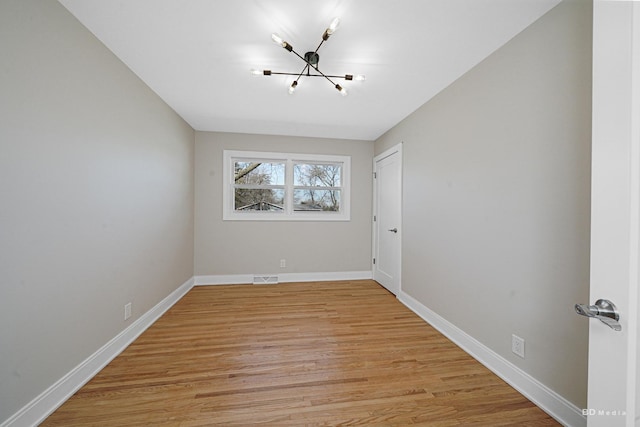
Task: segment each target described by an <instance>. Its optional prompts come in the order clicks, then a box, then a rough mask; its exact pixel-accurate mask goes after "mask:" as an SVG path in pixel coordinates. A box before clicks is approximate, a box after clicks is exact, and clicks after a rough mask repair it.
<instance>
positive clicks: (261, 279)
mask: <svg viewBox="0 0 640 427" xmlns="http://www.w3.org/2000/svg"><path fill="white" fill-rule="evenodd" d="M276 283H278V276H253V284H254V285H273V284H276Z"/></svg>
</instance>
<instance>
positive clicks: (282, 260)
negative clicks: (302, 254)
mask: <svg viewBox="0 0 640 427" xmlns="http://www.w3.org/2000/svg"><path fill="white" fill-rule="evenodd" d="M286 267H287V260H286V259H281V260H280V268H286Z"/></svg>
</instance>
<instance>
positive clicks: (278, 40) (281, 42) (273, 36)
mask: <svg viewBox="0 0 640 427" xmlns="http://www.w3.org/2000/svg"><path fill="white" fill-rule="evenodd" d="M271 40H273V42H274V43H276V44H279V45H280V46H282V47H284V45H285V43H286V42H285V41H284V39H283V38H282V37H280V36H279V35H278V34H277V33H273V34H271Z"/></svg>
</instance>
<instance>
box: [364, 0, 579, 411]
mask: <svg viewBox="0 0 640 427" xmlns="http://www.w3.org/2000/svg"><path fill="white" fill-rule="evenodd" d="M590 3H591V2H587V1H573V0H572V1H568V2H567V1H565V2H563V3H561V4H560V5H558V6H557V7H556V8H554V9H552V10H551V11H550V12H549V13H548V14H546V15H545V16H543V17H542V18H541V19H540V20H539V21H537V22H535V23H534V24H533V25H532V26H531V27H529V28H527V29H526V30H524V31H523V32H522V33H521V34H519V35H518V36H516V37H515V38H514V39H512V40H511V41H510V42H509V43H508V44H506V45H505V46H503V47H502V48H501V49H499V50H498V51H496V52H495V53H494V54H493V55H491V56H490V57H489V58H487V59H486V60H484V61H483V62H482V63H480V64H479V65H478V66H476V67H475V68H474V69H473V70H471V71H470V72H469V73H467V74H465V75H464V76H463V77H462V78H460V79H459V80H458V81H456V82H455V83H454V84H452V85H451V86H450V87H448V88H447V89H445V90H444V91H443V92H441V93H440V94H439V95H438V96H436V97H435V98H434V99H432V100H431V101H430V102H428V103H427V104H425V105H424V106H422V107H421V108H420V109H418V110H417V111H415V112H414V113H413V114H412V115H410V116H409V117H407V118H406V119H405V120H404V121H402V122H401V123H400V124H398V125H397V126H395V127H394V128H393V129H391V130H390V131H388V132H387V133H386V134H385V135H383V136H382V137H381V138H379V140H378V141H376V144H375V151H376V153H380V152H382V151H383V150H384V149H386V148H388V147H390V146H392V145H394V144H397V143H399V142H401V141H403V142H404V177H403V180H404V181H403V182H404V192H403V197H404V203H403V209H404V214H403V226H404V232H403V248H402V250H403V265H402V280H403V283H402V290H403V291H404V292H406V293H408V294H409V295H411V296H412V297H414V298H416V299H418V300H419V301H420V302H421V303H422V304H423V305H425V306H427V307H428V308H430V309H432V310H433V311H435V312H436V313H438V314H439V315H441V316H442V317H444V318H445V319H447V320H448V321H449V322H451V323H453V324H454V325H456V326H458V327H459V328H461V329H462V330H464V331H465V332H466V333H467V334H469V335H471V336H472V337H474V338H475V339H477V340H478V341H480V342H481V343H483V344H484V345H486V346H488V347H489V348H491V349H492V350H494V351H495V352H496V353H498V354H499V355H501V356H502V357H504V358H506V359H508V360H509V361H511V362H512V363H514V364H515V365H517V366H518V367H520V368H521V369H523V370H524V371H526V372H527V373H529V374H530V375H532V376H533V377H534V378H536V379H538V380H539V381H541V382H542V383H543V384H545V385H547V386H548V387H550V388H551V389H553V390H554V391H556V392H557V393H559V394H560V395H562V396H564V397H565V398H567V399H568V400H570V401H571V402H573V403H574V404H576V405H577V406H578V407H585V405H586V380H587V340H588V330H587V329H588V322H585V321H584V319H582V318H579V316H576V315H575V314H574V313H573V304H574V303H576V302H579V301H587V300H588V296H589V226H590V224H589V222H590V218H589V209H590V149H591V147H590V140H591V22H592V17H591V4H590ZM512 333H514V334H517V335H519V336H521V337H522V338H524V339H525V340H526V346H525V348H526V359H525V360H522V359H520V358H519V357H517V356H515V355H514V354H512V353H511V349H510V343H511V334H512Z"/></svg>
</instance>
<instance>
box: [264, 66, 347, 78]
mask: <svg viewBox="0 0 640 427" xmlns="http://www.w3.org/2000/svg"><path fill="white" fill-rule="evenodd" d="M305 69H306V66H305ZM303 73H304V71H303ZM271 74H272V75H280V76H298V77H300V76H301V74H300V73H282V72H279V71H271ZM304 76H305V77H323V78H327V77H330V78H332V79H343V80H348V79H346V78H345V76H334V75H331V74H325V75H322V74H304Z"/></svg>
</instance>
